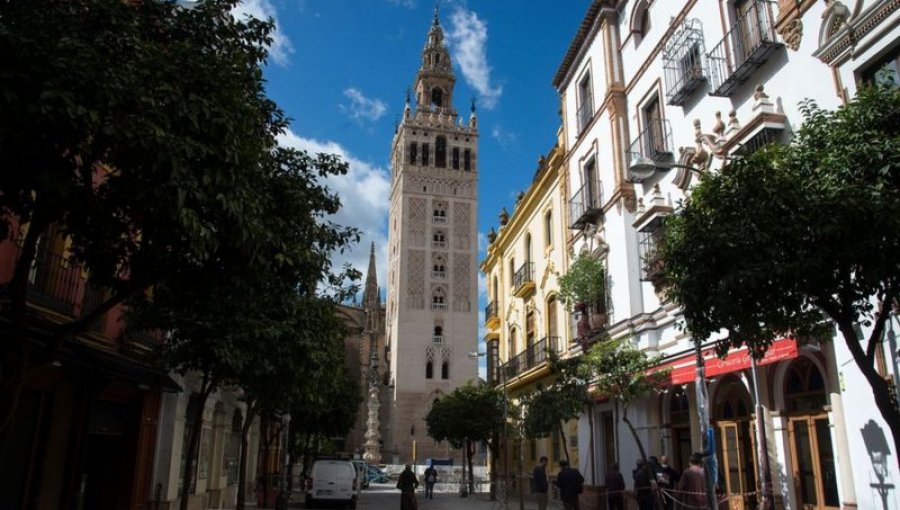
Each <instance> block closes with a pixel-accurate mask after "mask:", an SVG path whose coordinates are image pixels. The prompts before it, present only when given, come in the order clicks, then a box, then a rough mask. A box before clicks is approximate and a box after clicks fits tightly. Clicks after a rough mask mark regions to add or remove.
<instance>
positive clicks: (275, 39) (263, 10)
mask: <svg viewBox="0 0 900 510" xmlns="http://www.w3.org/2000/svg"><path fill="white" fill-rule="evenodd" d="M301 7H302V3H301ZM231 14H232V16H234V17H235V18H237V19H240V20H243V19H245V18H246V17H248V16H249V17H253V18H256V19H260V20H263V21H265V20H267V19H269V18H272V20H274V21H275V30H274V31H273V32H272V34H271V35H272V44H271V46H269V57H270V58H271V59H272V62H275V63H276V64H278V65H280V66H285V65H287V64H288V62H289V61H290V56H291V53H293V52H294V46H293V45H292V44H291V40H290V39H288V38H287V36H286V35H284V34H283V33H282V32H281V30H279V29H278V11H277V10H276V9H275V6H274V5H273V4H272V2H270V1H269V0H243V1H242V2H241V3H239V4H237V5H236V6H234V9H232V11H231Z"/></svg>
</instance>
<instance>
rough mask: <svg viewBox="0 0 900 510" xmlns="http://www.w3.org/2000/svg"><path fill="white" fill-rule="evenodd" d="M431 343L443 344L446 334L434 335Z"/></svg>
mask: <svg viewBox="0 0 900 510" xmlns="http://www.w3.org/2000/svg"><path fill="white" fill-rule="evenodd" d="M431 343H433V344H442V343H444V335H432V336H431Z"/></svg>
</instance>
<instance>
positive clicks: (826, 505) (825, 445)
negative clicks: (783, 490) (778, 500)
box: [784, 358, 840, 510]
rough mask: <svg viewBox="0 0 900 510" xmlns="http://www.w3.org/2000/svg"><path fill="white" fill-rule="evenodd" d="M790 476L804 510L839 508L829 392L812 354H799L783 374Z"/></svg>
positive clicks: (795, 493)
mask: <svg viewBox="0 0 900 510" xmlns="http://www.w3.org/2000/svg"><path fill="white" fill-rule="evenodd" d="M784 405H785V411H786V414H787V415H788V418H787V419H788V437H789V439H790V440H789V442H790V449H791V460H792V463H791V467H792V472H791V475H792V476H791V478H792V480H793V483H794V495H795V497H796V498H797V504H798V506H799V508H801V509H802V510H830V509H837V508H840V497H839V495H838V485H837V470H836V469H835V454H834V448H833V445H832V442H831V424H830V423H829V421H828V412H827V411H826V410H825V407H826V406H827V405H828V394H827V392H826V386H825V378H824V377H823V376H822V372H821V371H819V368H818V367H817V366H816V365H815V364H814V363H813V362H812V361H811V360H810V359H809V358H798V359H797V360H795V361H794V362H793V363H791V366H790V367H789V368H788V371H787V374H786V375H785V378H784Z"/></svg>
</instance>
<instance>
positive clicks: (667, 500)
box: [656, 455, 681, 510]
mask: <svg viewBox="0 0 900 510" xmlns="http://www.w3.org/2000/svg"><path fill="white" fill-rule="evenodd" d="M679 478H681V475H680V474H679V473H678V470H677V469H675V468H673V467H672V466H670V465H669V458H668V457H666V456H665V455H661V456H660V457H659V468H658V469H657V471H656V485H657V486H658V487H659V489H660V494H661V495H662V497H663V508H665V510H673V509H674V508H675V500H674V499H672V497H673V494H672V489H674V488H675V487H676V486H677V485H678V479H679Z"/></svg>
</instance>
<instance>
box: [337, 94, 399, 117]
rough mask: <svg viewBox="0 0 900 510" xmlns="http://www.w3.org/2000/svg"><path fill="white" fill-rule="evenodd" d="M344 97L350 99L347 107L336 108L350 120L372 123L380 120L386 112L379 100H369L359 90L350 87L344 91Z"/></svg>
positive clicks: (382, 102)
mask: <svg viewBox="0 0 900 510" xmlns="http://www.w3.org/2000/svg"><path fill="white" fill-rule="evenodd" d="M344 95H345V96H346V97H347V98H348V99H350V104H349V105H344V104H340V105H338V108H340V110H341V111H342V112H344V114H345V115H347V116H348V117H350V118H351V119H354V120H357V121H360V122H363V121H366V120H368V121H370V122H374V121H376V120H378V119H379V118H381V116H382V115H384V113H385V112H386V111H387V105H386V104H384V101H382V100H380V99H377V98H376V99H369V98H368V97H366V96H365V95H364V94H363V93H362V92H360V91H359V89H356V88H354V87H350V88H348V89H346V90H344Z"/></svg>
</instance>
